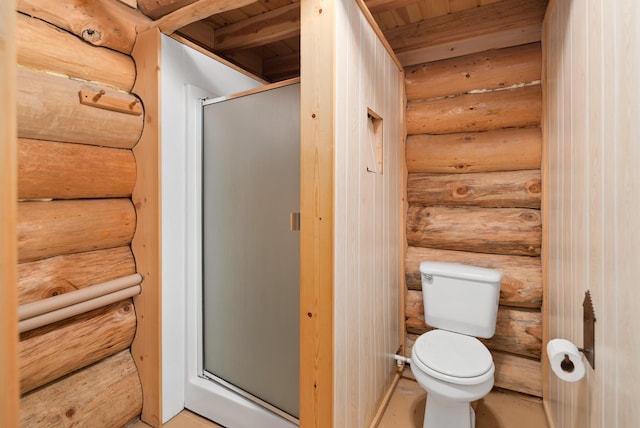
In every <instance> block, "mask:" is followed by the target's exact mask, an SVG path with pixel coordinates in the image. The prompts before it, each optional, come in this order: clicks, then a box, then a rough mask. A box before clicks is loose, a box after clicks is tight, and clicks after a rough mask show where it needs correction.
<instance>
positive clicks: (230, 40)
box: [138, 0, 547, 82]
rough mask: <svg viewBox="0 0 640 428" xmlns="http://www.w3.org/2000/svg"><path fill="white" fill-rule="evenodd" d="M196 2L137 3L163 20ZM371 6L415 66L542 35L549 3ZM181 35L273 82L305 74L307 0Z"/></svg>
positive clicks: (370, 0)
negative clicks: (302, 55)
mask: <svg viewBox="0 0 640 428" xmlns="http://www.w3.org/2000/svg"><path fill="white" fill-rule="evenodd" d="M194 3H197V2H196V0H138V7H139V8H140V10H141V11H142V12H143V13H144V14H145V15H147V16H148V17H150V18H152V19H159V18H161V17H163V16H166V15H168V14H170V13H171V12H174V11H176V10H178V9H181V8H184V7H185V6H188V5H192V6H194V5H193V4H194ZM219 3H225V0H222V1H219ZM226 3H230V4H232V3H233V0H226ZM244 3H245V4H246V3H247V1H244ZM364 3H365V4H366V6H367V7H368V8H369V10H370V11H371V13H372V15H373V17H374V19H375V20H376V22H377V24H378V26H379V27H380V29H381V30H382V32H383V33H384V35H385V36H386V38H387V40H388V41H389V43H390V45H391V47H392V48H393V50H394V52H395V53H396V55H397V56H398V57H399V58H400V61H401V62H402V63H403V64H405V65H410V64H415V63H419V62H424V61H425V59H426V60H434V59H442V58H445V57H451V56H456V55H463V54H465V53H469V52H467V51H468V50H470V49H471V50H475V51H477V49H478V48H477V46H480V45H484V46H486V49H490V48H496V47H501V46H495V45H494V44H492V40H498V39H504V38H505V37H506V36H505V34H506V33H509V34H510V36H509V37H515V43H516V44H519V43H529V42H531V41H536V40H534V39H536V38H537V40H539V37H540V27H541V23H542V19H543V17H544V11H545V8H546V3H547V0H364ZM240 4H242V3H240ZM176 34H177V35H179V36H182V37H184V38H186V39H188V40H190V41H191V42H193V43H195V44H197V45H199V46H201V47H202V48H205V49H207V50H209V51H210V52H212V53H214V54H216V55H218V56H221V57H222V58H224V59H226V60H228V61H230V62H232V63H234V64H236V65H238V66H240V67H242V68H243V69H245V70H247V71H249V72H251V73H253V74H255V75H257V76H260V77H262V78H263V79H264V80H266V81H269V82H275V81H280V80H284V79H287V78H291V77H296V76H299V74H300V0H258V1H255V2H253V3H250V4H246V5H245V6H242V7H239V8H232V9H229V10H226V11H224V12H221V13H216V14H214V15H211V16H209V17H207V18H205V19H202V20H199V21H196V22H194V23H192V24H189V25H186V26H184V27H182V28H179V29H178V30H177V31H176ZM462 40H464V41H465V42H464V44H462V42H461V41H462ZM469 44H471V45H474V46H475V47H473V46H472V47H469Z"/></svg>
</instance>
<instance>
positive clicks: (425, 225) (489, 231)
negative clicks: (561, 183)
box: [406, 206, 542, 256]
mask: <svg viewBox="0 0 640 428" xmlns="http://www.w3.org/2000/svg"><path fill="white" fill-rule="evenodd" d="M406 221H407V242H408V244H409V245H412V246H416V247H428V248H438V249H443V250H460V251H470V252H475V253H490V254H505V255H521V256H539V255H540V247H541V244H542V219H541V216H540V211H538V210H532V209H525V208H475V207H473V208H472V207H466V208H448V207H416V206H410V207H409V209H408V212H407V220H406Z"/></svg>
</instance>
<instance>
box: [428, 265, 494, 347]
mask: <svg viewBox="0 0 640 428" xmlns="http://www.w3.org/2000/svg"><path fill="white" fill-rule="evenodd" d="M420 273H421V277H422V296H423V300H424V314H425V322H426V323H427V324H428V325H430V326H431V327H434V328H439V329H442V330H448V331H454V332H456V333H462V334H466V335H469V336H476V337H483V338H489V337H491V336H493V334H494V333H495V330H496V316H497V314H498V301H499V298H500V279H501V278H502V272H500V271H497V270H494V269H486V268H481V267H477V266H469V265H463V264H460V263H441V262H422V263H420Z"/></svg>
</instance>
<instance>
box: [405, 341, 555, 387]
mask: <svg viewBox="0 0 640 428" xmlns="http://www.w3.org/2000/svg"><path fill="white" fill-rule="evenodd" d="M418 337H419V335H417V334H407V342H406V345H407V352H406V353H405V355H411V350H412V349H413V345H414V344H415V343H416V340H417V339H418ZM490 352H491V356H492V357H493V363H494V365H495V367H496V371H495V373H494V385H495V386H497V387H498V388H504V389H508V390H510V391H516V392H521V393H523V394H529V395H533V396H536V397H542V364H541V363H540V361H539V360H537V359H532V358H527V357H522V356H520V355H513V354H509V353H506V352H500V351H490Z"/></svg>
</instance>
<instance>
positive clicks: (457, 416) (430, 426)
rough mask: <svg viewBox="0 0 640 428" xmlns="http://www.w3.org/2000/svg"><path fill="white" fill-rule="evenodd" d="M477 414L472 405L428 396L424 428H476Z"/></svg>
mask: <svg viewBox="0 0 640 428" xmlns="http://www.w3.org/2000/svg"><path fill="white" fill-rule="evenodd" d="M475 426H476V413H475V412H474V411H473V408H471V405H470V403H467V402H460V401H450V400H440V399H438V397H435V396H429V395H427V404H426V406H425V410H424V424H423V428H475Z"/></svg>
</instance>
